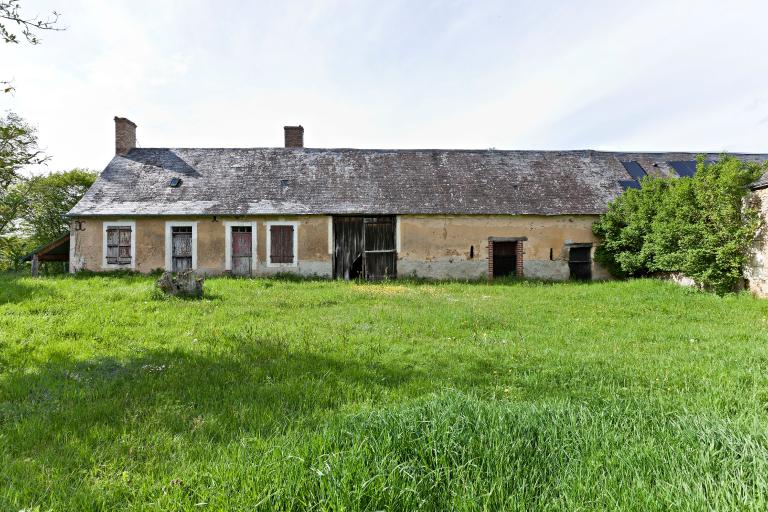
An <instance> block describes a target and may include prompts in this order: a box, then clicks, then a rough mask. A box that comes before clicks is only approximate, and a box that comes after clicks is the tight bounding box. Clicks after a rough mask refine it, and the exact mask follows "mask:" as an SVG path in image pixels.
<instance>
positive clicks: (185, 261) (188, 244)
mask: <svg viewBox="0 0 768 512" xmlns="http://www.w3.org/2000/svg"><path fill="white" fill-rule="evenodd" d="M171 230H172V231H171V248H172V250H171V254H172V258H173V259H172V263H173V271H174V272H181V271H182V270H187V269H190V268H192V226H173V227H172V228H171Z"/></svg>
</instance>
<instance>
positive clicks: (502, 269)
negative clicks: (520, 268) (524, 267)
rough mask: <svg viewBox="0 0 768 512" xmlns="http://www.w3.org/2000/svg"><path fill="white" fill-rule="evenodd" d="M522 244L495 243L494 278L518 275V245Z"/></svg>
mask: <svg viewBox="0 0 768 512" xmlns="http://www.w3.org/2000/svg"><path fill="white" fill-rule="evenodd" d="M519 243H520V242H517V241H515V242H501V241H495V242H493V277H503V276H516V275H517V244H519Z"/></svg>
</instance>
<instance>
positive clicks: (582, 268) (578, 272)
mask: <svg viewBox="0 0 768 512" xmlns="http://www.w3.org/2000/svg"><path fill="white" fill-rule="evenodd" d="M568 268H569V269H570V271H571V279H577V280H582V281H589V280H591V279H592V246H591V245H588V246H574V247H571V248H570V249H569V250H568Z"/></svg>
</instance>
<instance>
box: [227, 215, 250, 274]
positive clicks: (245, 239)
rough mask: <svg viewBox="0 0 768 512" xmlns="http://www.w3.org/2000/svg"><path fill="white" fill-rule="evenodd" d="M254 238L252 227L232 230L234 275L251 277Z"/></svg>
mask: <svg viewBox="0 0 768 512" xmlns="http://www.w3.org/2000/svg"><path fill="white" fill-rule="evenodd" d="M252 236H253V233H252V232H251V228H250V226H242V227H240V226H236V227H233V228H232V274H234V275H238V276H249V275H251V268H252V263H253V254H252V249H251V248H252V247H253V246H252V243H251V242H252Z"/></svg>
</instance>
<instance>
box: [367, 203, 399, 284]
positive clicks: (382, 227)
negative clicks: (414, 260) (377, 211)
mask: <svg viewBox="0 0 768 512" xmlns="http://www.w3.org/2000/svg"><path fill="white" fill-rule="evenodd" d="M363 225H364V227H365V229H364V233H363V240H364V242H365V252H364V253H363V254H364V255H363V271H364V273H365V278H366V279H369V280H372V281H374V280H379V279H394V278H395V277H396V276H397V269H396V265H397V251H396V246H395V219H394V217H366V218H365V220H364V221H363Z"/></svg>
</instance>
